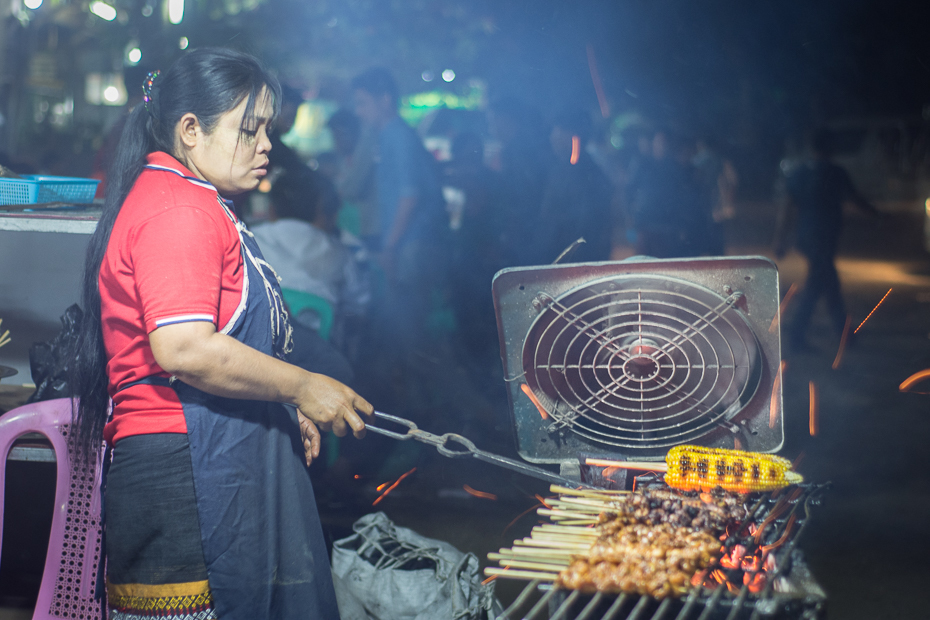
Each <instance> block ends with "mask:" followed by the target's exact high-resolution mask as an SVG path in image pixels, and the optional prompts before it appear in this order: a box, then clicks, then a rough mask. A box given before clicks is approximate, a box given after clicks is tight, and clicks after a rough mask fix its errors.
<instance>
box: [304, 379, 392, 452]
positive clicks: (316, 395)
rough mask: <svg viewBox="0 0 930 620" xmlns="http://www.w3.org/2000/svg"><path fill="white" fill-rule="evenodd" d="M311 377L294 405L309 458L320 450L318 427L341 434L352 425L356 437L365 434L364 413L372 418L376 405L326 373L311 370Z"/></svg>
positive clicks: (347, 430)
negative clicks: (321, 373) (298, 415)
mask: <svg viewBox="0 0 930 620" xmlns="http://www.w3.org/2000/svg"><path fill="white" fill-rule="evenodd" d="M310 375H311V377H312V379H311V380H310V381H308V382H307V383H306V385H305V387H304V389H303V391H302V393H301V395H300V398H299V399H298V402H295V403H294V405H296V406H297V411H298V413H299V414H300V418H299V419H300V426H301V435H302V436H303V438H304V448H305V449H306V450H307V457H308V461H309V460H310V459H311V458H316V457H317V456H319V454H320V435H319V432H318V431H317V427H319V429H321V430H324V431H332V432H333V433H334V434H335V435H336V436H337V437H343V436H345V435H346V434H347V433H348V432H349V430H350V429H351V431H352V434H353V435H355V437H356V438H358V439H361V438H362V437H364V436H365V421H364V420H363V419H362V417H363V416H364V417H365V418H367V419H370V418H371V417H372V416H373V415H374V412H375V408H374V407H373V406H372V405H371V403H369V402H368V401H367V400H365V399H364V398H362V397H361V396H359V395H358V394H356V393H355V391H354V390H352V388H350V387H348V386H346V385H343V384H342V383H339V382H338V381H336V380H335V379H330V378H329V377H327V376H325V375H320V374H315V373H310Z"/></svg>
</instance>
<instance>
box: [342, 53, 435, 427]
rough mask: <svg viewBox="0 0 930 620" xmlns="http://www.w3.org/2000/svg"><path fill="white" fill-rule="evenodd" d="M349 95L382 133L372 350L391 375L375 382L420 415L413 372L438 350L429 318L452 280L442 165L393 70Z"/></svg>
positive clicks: (371, 77)
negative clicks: (406, 107)
mask: <svg viewBox="0 0 930 620" xmlns="http://www.w3.org/2000/svg"><path fill="white" fill-rule="evenodd" d="M352 89H353V91H354V98H355V112H356V114H357V115H358V117H359V118H360V119H361V120H362V122H363V123H367V124H368V125H370V126H372V127H373V128H374V129H376V130H377V132H378V161H377V169H376V173H375V193H376V198H377V205H378V220H379V222H380V231H379V233H380V234H379V237H378V245H377V247H376V257H377V261H378V263H379V264H380V266H381V269H382V271H383V275H384V287H383V289H384V290H383V295H381V296H380V298H379V299H378V300H377V301H376V302H375V306H376V307H377V308H378V312H377V313H373V314H372V317H371V318H372V321H371V322H372V330H373V332H374V333H373V338H374V339H375V341H376V343H377V344H376V345H375V347H374V348H375V349H376V350H377V351H378V352H379V353H380V354H381V355H383V356H385V359H383V360H382V361H381V363H379V364H376V365H375V366H376V368H374V370H376V371H378V372H382V373H383V372H388V373H390V375H391V376H390V377H387V378H384V377H382V378H380V379H378V380H376V381H377V383H378V384H380V385H381V386H382V387H390V391H389V392H388V393H386V394H385V398H392V399H393V398H396V399H398V400H396V401H394V402H392V403H391V404H392V405H395V406H396V407H401V406H404V407H405V408H410V409H416V408H417V406H416V405H415V404H413V403H414V401H415V396H413V394H412V392H411V390H412V391H418V390H421V389H423V387H424V386H421V385H419V382H418V381H417V379H416V375H417V370H416V369H417V367H418V366H419V365H421V364H422V362H423V361H425V360H428V359H430V355H431V353H432V352H433V351H434V350H435V348H436V345H437V344H438V343H437V340H436V339H435V338H433V337H432V334H431V333H430V329H429V320H430V316H431V312H432V310H433V307H434V299H441V297H442V294H443V291H444V286H445V284H446V275H447V274H446V269H447V253H448V247H449V243H448V234H449V222H448V217H447V215H446V209H445V201H444V199H443V196H442V189H441V185H440V179H439V167H438V164H437V162H436V160H435V159H434V158H433V156H432V155H431V154H430V153H429V152H427V150H426V148H424V146H423V143H422V142H421V140H420V137H419V136H418V135H417V133H416V132H415V131H414V130H413V128H412V127H410V126H409V125H407V123H405V122H404V120H403V119H401V117H400V116H399V115H398V113H397V106H398V91H397V85H396V84H395V82H394V78H393V77H392V76H391V74H390V72H388V71H387V70H386V69H384V68H373V69H369V70H368V71H365V72H364V73H362V74H360V75H358V76H356V78H355V79H354V80H352ZM437 305H438V304H437ZM424 408H425V406H424Z"/></svg>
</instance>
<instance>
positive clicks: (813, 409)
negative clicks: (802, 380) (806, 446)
mask: <svg viewBox="0 0 930 620" xmlns="http://www.w3.org/2000/svg"><path fill="white" fill-rule="evenodd" d="M807 388H808V392H809V393H810V414H809V415H810V433H811V437H816V436H817V431H818V430H819V428H820V424H819V423H818V421H817V384H816V383H814V382H813V381H809V382H808V385H807Z"/></svg>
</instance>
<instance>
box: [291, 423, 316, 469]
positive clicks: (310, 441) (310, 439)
mask: <svg viewBox="0 0 930 620" xmlns="http://www.w3.org/2000/svg"><path fill="white" fill-rule="evenodd" d="M297 421H298V422H299V423H300V436H301V438H302V439H303V442H304V456H306V459H307V467H310V464H311V463H312V462H313V459H315V458H316V457H317V456H319V455H320V430H319V429H318V428H317V427H316V424H314V423H313V422H311V421H310V420H308V419H307V418H305V417H304V416H302V415H299V416H297Z"/></svg>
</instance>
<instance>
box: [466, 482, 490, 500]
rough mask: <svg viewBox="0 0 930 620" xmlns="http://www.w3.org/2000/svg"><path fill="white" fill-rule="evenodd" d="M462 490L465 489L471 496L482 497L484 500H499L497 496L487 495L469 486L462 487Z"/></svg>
mask: <svg viewBox="0 0 930 620" xmlns="http://www.w3.org/2000/svg"><path fill="white" fill-rule="evenodd" d="M462 488H463V489H465V492H466V493H468V494H469V495H474V496H475V497H480V498H482V499H497V496H496V495H494V494H493V493H485V492H484V491H476V490H475V489H473V488H471V487H470V486H468V485H467V484H464V485H462Z"/></svg>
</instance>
